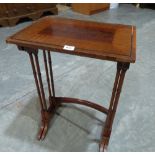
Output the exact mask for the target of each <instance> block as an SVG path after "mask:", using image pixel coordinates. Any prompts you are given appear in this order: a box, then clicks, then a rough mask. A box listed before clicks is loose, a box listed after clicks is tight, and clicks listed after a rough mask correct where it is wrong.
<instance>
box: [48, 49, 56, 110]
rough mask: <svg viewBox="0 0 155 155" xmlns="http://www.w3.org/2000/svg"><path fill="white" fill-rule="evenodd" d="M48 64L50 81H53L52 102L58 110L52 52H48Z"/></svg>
mask: <svg viewBox="0 0 155 155" xmlns="http://www.w3.org/2000/svg"><path fill="white" fill-rule="evenodd" d="M48 64H49V70H50V80H51V87H52V93H53V97H52V98H50V101H51V102H52V103H53V104H54V107H55V108H56V100H55V88H54V80H53V70H52V60H51V54H50V51H48Z"/></svg>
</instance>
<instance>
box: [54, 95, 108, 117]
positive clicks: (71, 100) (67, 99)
mask: <svg viewBox="0 0 155 155" xmlns="http://www.w3.org/2000/svg"><path fill="white" fill-rule="evenodd" d="M55 99H56V102H57V103H66V104H67V103H75V104H80V105H85V106H87V107H91V108H93V109H96V110H98V111H100V112H103V113H105V114H108V109H107V108H104V107H102V106H100V105H99V104H96V103H93V102H90V101H86V100H81V99H76V98H71V97H55Z"/></svg>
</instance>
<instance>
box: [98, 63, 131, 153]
mask: <svg viewBox="0 0 155 155" xmlns="http://www.w3.org/2000/svg"><path fill="white" fill-rule="evenodd" d="M129 65H130V64H129V63H122V62H118V63H117V73H116V77H115V83H114V87H113V92H112V96H111V101H110V106H109V110H108V115H107V118H106V121H105V125H104V128H103V131H102V136H101V142H100V151H106V149H107V146H108V143H109V139H110V135H111V130H112V124H113V120H114V117H115V113H116V109H117V105H118V100H119V97H120V93H121V89H122V85H123V80H124V77H125V73H126V71H127V69H128V68H129Z"/></svg>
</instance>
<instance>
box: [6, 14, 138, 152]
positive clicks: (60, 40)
mask: <svg viewBox="0 0 155 155" xmlns="http://www.w3.org/2000/svg"><path fill="white" fill-rule="evenodd" d="M7 42H8V43H13V44H16V45H17V47H18V49H19V50H23V51H26V52H27V53H28V54H29V57H30V62H31V65H32V70H33V75H34V79H35V83H36V87H37V91H38V96H39V100H40V108H41V118H42V121H41V122H42V123H41V127H40V131H39V134H38V139H39V140H40V139H44V138H45V135H46V133H47V130H48V126H49V123H50V120H51V118H52V117H53V115H54V113H55V112H56V110H57V108H59V106H61V103H77V104H81V105H85V106H88V107H91V108H94V109H96V110H98V111H100V112H102V113H104V114H106V115H107V117H106V121H105V125H104V126H103V131H102V134H101V141H100V145H99V148H100V151H104V150H105V149H106V148H107V146H108V142H109V139H110V134H111V131H112V124H113V120H114V117H115V112H116V109H117V105H118V100H119V97H120V93H121V88H122V85H123V80H124V77H125V73H126V71H127V69H128V68H129V65H130V63H134V62H135V59H136V28H135V27H134V26H130V25H121V24H107V23H97V22H88V21H81V20H73V19H65V18H60V17H45V18H42V19H40V20H38V21H37V22H35V23H33V24H32V25H30V26H28V27H27V28H25V29H23V30H21V31H19V32H17V33H16V34H14V35H12V36H10V37H9V38H7ZM39 49H41V50H42V53H43V61H44V65H45V71H46V77H47V84H48V92H49V97H48V101H49V104H47V103H46V97H45V93H44V87H43V82H42V76H41V72H40V65H39V60H38V50H39ZM51 51H52V52H60V53H66V54H72V55H78V56H84V57H91V58H96V59H102V60H109V61H115V62H117V72H116V77H115V82H114V86H113V90H112V96H111V101H110V104H109V108H108V109H107V108H105V107H102V106H101V105H99V104H96V103H92V102H90V101H86V100H81V99H76V98H68V97H57V96H55V90H54V81H53V72H52V61H51Z"/></svg>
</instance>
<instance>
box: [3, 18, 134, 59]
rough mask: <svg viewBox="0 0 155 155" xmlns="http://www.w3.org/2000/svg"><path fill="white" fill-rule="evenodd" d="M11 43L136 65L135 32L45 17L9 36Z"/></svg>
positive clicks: (114, 25) (111, 25)
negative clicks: (134, 63)
mask: <svg viewBox="0 0 155 155" xmlns="http://www.w3.org/2000/svg"><path fill="white" fill-rule="evenodd" d="M6 41H7V42H8V43H13V44H16V45H17V46H22V47H30V48H35V49H44V50H52V51H55V52H62V53H67V54H74V55H80V56H86V57H92V58H98V59H104V60H111V61H121V62H135V59H136V28H135V26H131V25H122V24H108V23H99V22H91V21H83V20H74V19H68V18H61V17H44V18H41V19H40V20H38V21H36V22H34V23H33V24H31V25H30V26H28V27H26V28H25V29H23V30H21V31H19V32H17V33H16V34H14V35H12V36H10V37H8V38H7V40H6Z"/></svg>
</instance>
